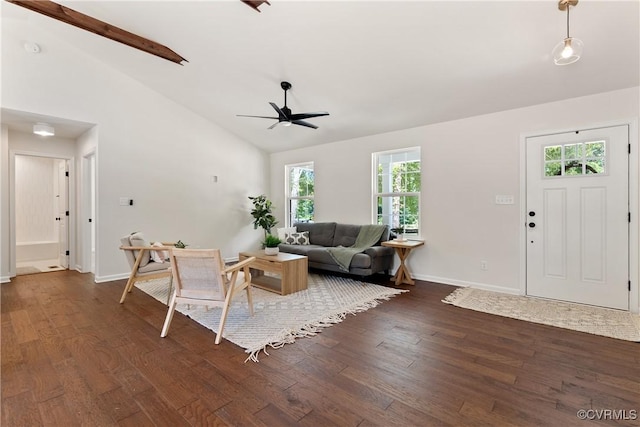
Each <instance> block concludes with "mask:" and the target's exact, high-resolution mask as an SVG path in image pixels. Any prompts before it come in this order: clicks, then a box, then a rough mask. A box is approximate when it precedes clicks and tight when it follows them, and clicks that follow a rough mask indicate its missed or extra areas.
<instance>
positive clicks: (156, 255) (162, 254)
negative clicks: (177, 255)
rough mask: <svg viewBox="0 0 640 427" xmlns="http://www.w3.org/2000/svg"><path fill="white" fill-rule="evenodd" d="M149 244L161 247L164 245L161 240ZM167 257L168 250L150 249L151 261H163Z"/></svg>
mask: <svg viewBox="0 0 640 427" xmlns="http://www.w3.org/2000/svg"><path fill="white" fill-rule="evenodd" d="M151 246H155V247H162V246H164V245H163V244H162V243H161V242H154V243H153V244H152V245H151ZM167 258H169V251H151V259H152V260H153V262H159V263H163V262H164V261H165V260H166V259H167Z"/></svg>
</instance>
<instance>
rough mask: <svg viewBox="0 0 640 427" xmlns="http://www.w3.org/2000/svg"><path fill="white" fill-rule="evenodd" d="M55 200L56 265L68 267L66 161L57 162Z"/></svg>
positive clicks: (67, 184)
mask: <svg viewBox="0 0 640 427" xmlns="http://www.w3.org/2000/svg"><path fill="white" fill-rule="evenodd" d="M56 187H57V189H56V200H57V203H56V204H57V217H56V220H57V221H56V222H57V223H58V252H59V253H58V263H59V265H60V266H61V267H64V268H68V267H69V256H68V255H67V251H68V250H69V215H67V212H69V201H68V200H69V198H68V191H69V177H68V176H67V161H66V160H60V161H59V162H58V173H57V177H56Z"/></svg>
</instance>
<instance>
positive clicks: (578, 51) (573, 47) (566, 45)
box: [551, 0, 584, 65]
mask: <svg viewBox="0 0 640 427" xmlns="http://www.w3.org/2000/svg"><path fill="white" fill-rule="evenodd" d="M577 4H578V0H560V1H559V2H558V9H560V10H561V11H564V10H566V11H567V37H566V38H565V39H564V40H562V41H561V42H560V43H558V44H557V45H556V47H554V48H553V51H552V52H551V53H552V54H553V62H555V63H556V65H569V64H573V63H574V62H576V61H577V60H578V59H580V56H581V55H582V48H583V47H584V45H583V43H582V40H580V39H577V38H575V37H571V36H570V35H569V9H570V8H571V6H575V5H577Z"/></svg>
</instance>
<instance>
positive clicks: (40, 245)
mask: <svg viewBox="0 0 640 427" xmlns="http://www.w3.org/2000/svg"><path fill="white" fill-rule="evenodd" d="M14 179H15V237H16V258H15V260H16V265H15V267H16V274H17V275H21V274H31V273H41V272H49V271H58V270H65V269H67V268H68V266H69V261H68V255H69V162H68V160H67V159H63V158H55V157H46V156H38V155H26V154H20V155H16V156H15V173H14Z"/></svg>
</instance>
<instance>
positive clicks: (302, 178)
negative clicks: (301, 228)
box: [286, 162, 314, 226]
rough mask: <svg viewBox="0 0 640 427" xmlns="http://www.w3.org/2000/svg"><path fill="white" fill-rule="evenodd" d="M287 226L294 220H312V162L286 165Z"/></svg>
mask: <svg viewBox="0 0 640 427" xmlns="http://www.w3.org/2000/svg"><path fill="white" fill-rule="evenodd" d="M286 172H287V182H286V185H287V188H286V194H287V206H286V208H287V226H291V225H293V224H294V223H296V222H313V214H314V202H313V196H314V173H313V162H310V163H300V164H295V165H287V166H286Z"/></svg>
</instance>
